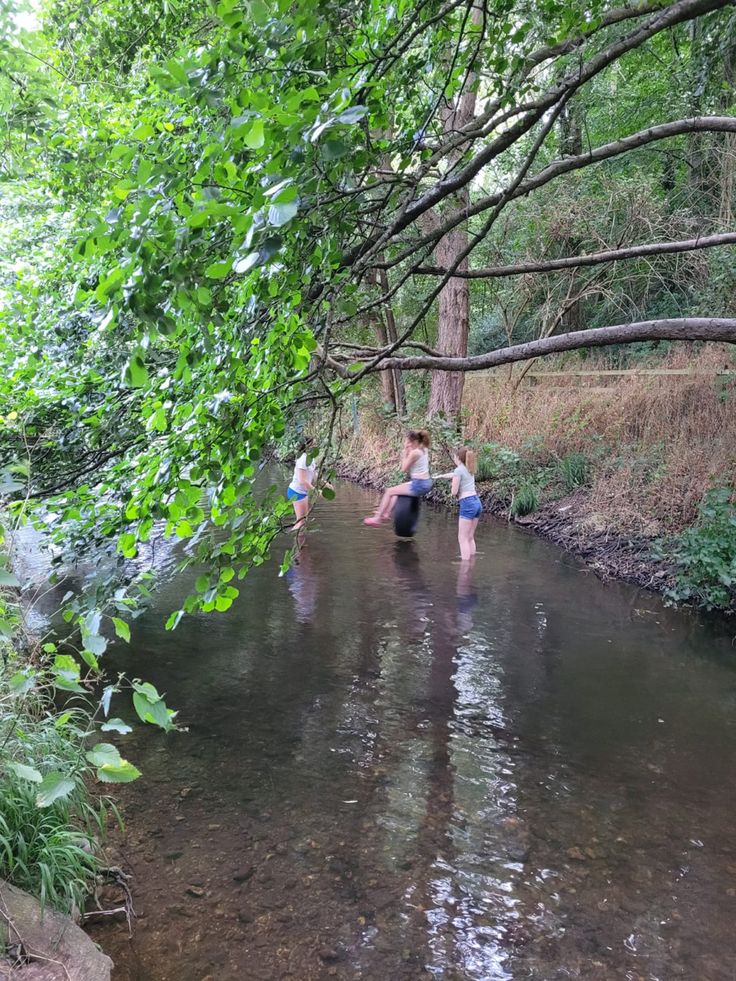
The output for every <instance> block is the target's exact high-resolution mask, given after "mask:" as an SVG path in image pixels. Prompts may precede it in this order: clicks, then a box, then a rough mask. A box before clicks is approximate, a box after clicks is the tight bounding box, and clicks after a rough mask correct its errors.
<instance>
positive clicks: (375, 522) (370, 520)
mask: <svg viewBox="0 0 736 981" xmlns="http://www.w3.org/2000/svg"><path fill="white" fill-rule="evenodd" d="M363 524H364V525H370V526H371V528H380V527H381V525H382V524H383V519H382V518H377V517H376V515H375V514H369V515H368V517H367V518H363Z"/></svg>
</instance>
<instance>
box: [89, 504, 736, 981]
mask: <svg viewBox="0 0 736 981" xmlns="http://www.w3.org/2000/svg"><path fill="white" fill-rule="evenodd" d="M373 503H374V501H373V495H371V494H368V493H367V492H365V491H362V490H360V489H357V488H352V487H349V486H345V487H341V488H340V489H339V495H338V498H337V500H336V501H335V502H332V503H331V504H329V505H327V504H324V505H323V506H322V507H321V509H320V512H319V517H318V521H317V523H316V524H317V527H316V528H315V530H314V532H313V533H312V534H311V536H310V543H309V547H308V548H307V549H306V550H305V551H304V553H303V557H302V560H301V562H300V564H299V566H298V567H296V568H294V569H293V570H292V571H291V572H290V573H289V575H288V577H287V578H279V577H278V574H277V572H278V570H277V563H276V562H272V563H270V564H268V565H266V566H263V567H261V568H260V569H257V570H256V571H255V572H254V573H253V575H252V576H251V577H249V578H248V580H247V583H246V584H245V585H244V586H243V589H242V593H241V597H240V600H239V601H237V602H236V604H235V605H234V607H233V608H232V609H231V610H230V611H229V613H228V614H225V615H209V616H202V617H192V618H189V619H188V620H185V621H183V622H182V623H181V625H180V626H179V628H178V629H177V630H176V631H175V632H174V633H167V632H165V631H164V629H163V623H164V621H165V619H166V616H167V615H168V612H169V611H170V610H171V609H174V608H177V607H178V606H179V605H180V602H181V598H182V596H183V595H185V594H186V592H187V590H188V587H189V583H188V581H185V580H184V579H182V578H181V577H176V576H174V575H172V576H171V577H170V578H169V579H168V581H167V582H166V583H165V585H164V587H163V589H162V590H161V592H160V593H159V594H158V596H157V598H156V606H155V607H154V608H153V609H152V610H151V611H150V612H149V613H147V614H146V615H145V617H143V618H141V619H140V620H138V621H137V622H136V624H135V626H134V632H133V643H132V648H131V649H130V650H129V651H127V650H126V651H123V652H120V653H119V654H118V655H117V657H118V663H119V666H120V667H121V668H125V669H126V670H127V671H128V672H129V673H132V674H134V675H138V676H141V677H144V678H146V679H148V680H151V681H153V683H154V684H156V685H157V686H158V687H159V689H160V690H162V691H165V692H166V694H167V700H168V702H169V704H172V705H174V706H176V707H177V708H178V709H179V711H180V718H181V721H182V723H183V724H185V725H187V726H188V727H189V732H188V733H177V734H173V735H168V736H166V735H163V734H159V733H157V732H152V731H147V732H146V733H145V736H144V737H143V735H141V734H140V733H136V734H135V735H133V736H130V737H128V740H129V741H128V742H127V743H126V744H125V753H126V755H128V756H129V757H130V758H131V759H133V760H134V761H135V762H136V763H137V764H138V765H139V766H140V767H141V768H142V769H143V770H144V773H145V779H144V780H142V781H139V782H138V783H137V784H134V785H131V787H130V788H128V789H126V791H125V792H124V799H123V804H124V811H125V815H126V818H127V822H128V830H127V836H126V839H125V841H124V843H123V846H122V848H123V859H124V862H125V863H126V864H127V865H128V867H129V868H131V869H132V871H133V873H134V881H133V889H134V894H135V896H136V904H137V910H138V913H139V914H140V919H139V922H138V926H137V929H136V932H135V934H134V936H133V938H132V940H128V938H127V935H126V933H125V931H124V930H123V929H121V928H120V927H119V926H115V925H114V924H113V923H112V922H110V921H105V922H104V923H102V924H100V925H99V926H98V927H96V928H95V931H94V935H95V938H96V939H97V940H98V941H99V942H100V943H102V944H103V945H104V946H105V947H106V949H107V950H108V951H109V952H110V953H111V955H112V956H113V958H114V959H115V960H116V962H117V969H116V975H115V976H116V978H117V979H118V981H132V979H139V981H202V979H205V978H207V979H209V981H213V979H221V981H231V979H232V981H236V979H237V981H241V979H246V981H250V979H281V978H297V979H300V981H309V979H321V978H330V977H337V978H343V979H358V978H363V979H371V981H372V979H375V981H378V979H390V981H403V979H407V981H409V979H415V978H416V979H421V978H437V979H443V981H460V979H463V981H465V979H467V981H496V979H499V981H500V979H514V981H516V979H527V978H533V979H539V981H551V979H567V978H595V979H600V981H606V979H611V981H613V979H615V981H621V979H632V981H634V979H647V981H655V979H658V981H671V979H674V978H685V979H692V981H695V979H697V981H710V979H713V981H715V979H732V978H734V977H736V952H735V951H734V942H733V922H734V914H736V830H735V829H734V813H736V783H735V782H734V779H733V778H734V764H735V763H736V725H735V724H734V720H735V718H736V715H735V713H734V705H735V702H736V671H735V670H734V666H735V665H736V652H734V649H733V647H732V643H731V636H730V635H728V634H727V632H726V631H725V628H723V627H719V626H717V625H713V624H709V623H708V622H704V621H700V620H698V619H697V618H695V617H693V616H692V615H691V614H688V613H678V612H674V611H671V610H666V609H664V608H663V606H662V604H661V602H660V601H659V600H658V599H657V598H656V597H653V596H651V595H648V594H646V593H643V592H641V591H639V590H637V589H634V588H632V587H628V586H625V585H621V584H612V585H611V584H608V585H605V584H602V583H601V582H599V581H598V580H597V579H596V578H595V576H594V575H593V574H592V573H591V572H590V571H589V570H587V569H586V568H585V567H584V566H583V565H581V564H580V563H578V562H577V561H576V560H574V559H571V558H570V557H568V556H566V555H564V554H563V553H561V552H560V551H559V550H558V549H557V548H555V547H553V546H550V545H548V544H546V543H544V542H542V541H540V540H538V539H534V538H532V537H530V536H528V535H526V534H524V533H523V532H520V531H519V530H517V529H514V528H509V527H507V526H506V525H505V524H502V523H500V522H492V521H487V522H483V523H482V524H481V526H480V527H479V531H478V546H479V555H478V557H477V560H476V562H475V565H474V567H473V568H472V569H470V568H468V567H467V566H463V565H461V564H460V563H458V562H456V561H455V558H456V553H457V544H456V540H455V534H456V523H455V519H454V518H453V517H451V516H449V515H445V514H440V513H437V512H431V511H425V513H424V515H423V521H422V525H421V528H420V531H419V534H418V535H417V538H416V539H415V541H413V542H410V543H407V542H397V541H396V540H395V539H394V538H393V536H392V535H391V534H390V532H389V531H384V530H375V529H369V528H365V527H363V526H362V525H361V523H360V517H361V516H362V515H363V514H364V513H365V512H366V511H367V509H368V508H369V506H370V505H372V504H373Z"/></svg>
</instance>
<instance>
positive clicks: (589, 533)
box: [339, 466, 674, 593]
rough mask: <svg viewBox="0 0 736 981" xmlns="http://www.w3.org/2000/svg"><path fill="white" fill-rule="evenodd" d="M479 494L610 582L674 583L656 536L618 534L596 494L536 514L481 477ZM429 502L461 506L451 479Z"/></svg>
mask: <svg viewBox="0 0 736 981" xmlns="http://www.w3.org/2000/svg"><path fill="white" fill-rule="evenodd" d="M339 473H340V476H341V477H343V478H344V479H345V480H351V481H353V482H354V483H357V484H360V485H361V486H362V487H371V488H375V489H382V488H383V487H385V486H386V477H385V475H384V474H382V473H379V472H377V471H376V470H374V469H372V468H370V467H360V466H354V467H349V466H342V467H340V468H339ZM477 486H478V495H479V497H480V499H481V501H482V502H483V507H484V508H485V511H486V513H487V514H492V515H494V516H495V517H497V518H503V519H504V520H506V521H509V522H511V523H513V524H515V525H517V526H518V527H519V528H521V529H524V530H525V531H529V532H534V533H535V534H538V535H541V536H542V538H546V539H547V540H548V541H551V542H554V544H555V545H559V546H560V548H563V549H564V550H565V551H566V552H569V553H571V554H572V555H575V556H576V557H578V558H580V559H583V561H584V562H586V563H587V564H588V565H589V566H590V568H591V569H592V571H593V572H595V574H596V575H597V576H598V577H599V578H601V579H603V580H604V581H606V580H609V579H620V580H622V581H623V582H628V583H633V584H634V585H635V586H640V587H642V588H643V589H649V590H652V591H654V592H657V593H665V592H666V591H667V590H668V589H669V588H670V587H671V586H672V585H673V583H674V570H673V567H672V565H671V564H670V563H668V562H666V561H662V560H660V559H657V558H655V557H654V554H653V546H654V541H655V539H654V538H651V537H646V536H635V535H625V536H624V535H617V534H616V533H615V532H613V531H611V529H610V528H608V527H606V525H605V522H604V520H603V518H602V516H601V515H599V514H597V513H596V512H595V510H594V509H593V507H592V506H591V504H590V494H589V492H588V491H587V490H585V489H579V490H577V491H575V492H574V493H572V494H568V495H567V496H565V497H563V498H560V499H558V500H556V501H549V502H547V503H546V504H543V505H541V506H540V507H539V508H538V509H537V510H536V511H535V512H534V513H533V514H529V515H527V516H526V517H523V518H514V517H512V516H511V515H510V514H509V505H508V502H507V501H504V500H503V499H502V498H500V497H498V496H497V495H496V494H494V492H493V487H492V485H491V484H489V483H484V482H483V481H478V482H477ZM427 501H428V503H430V504H431V505H433V506H434V507H438V508H443V509H455V508H456V507H457V504H456V502H455V501H454V500H453V498H451V496H450V494H449V481H442V482H438V483H437V484H435V488H434V489H433V490H432V492H431V494H430V495H429V496H428V498H427Z"/></svg>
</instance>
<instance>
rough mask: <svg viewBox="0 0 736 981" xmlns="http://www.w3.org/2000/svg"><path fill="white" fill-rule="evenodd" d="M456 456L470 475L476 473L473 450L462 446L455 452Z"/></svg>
mask: <svg viewBox="0 0 736 981" xmlns="http://www.w3.org/2000/svg"><path fill="white" fill-rule="evenodd" d="M455 456H456V457H457V458H458V460H459V461H460V462H461V463H462V465H463V466H464V467H465V469H466V470H467V471H468V473H475V450H471V449H469V448H468V447H467V446H461V447H460V449H458V450H455Z"/></svg>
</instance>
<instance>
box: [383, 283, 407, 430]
mask: <svg viewBox="0 0 736 981" xmlns="http://www.w3.org/2000/svg"><path fill="white" fill-rule="evenodd" d="M378 279H379V281H380V283H381V289H382V290H383V292H384V294H386V295H387V294H388V287H389V284H388V274H387V273H386V270H385V269H379V270H378ZM384 311H385V313H386V327H385V334H386V341H384V343H386V342H388V343H389V344H394V343H395V342H396V341H397V340H398V339H399V334H398V331H397V330H396V317H394V308H393V307H392V305H391V304H390V303H386V304H385V305H384ZM391 387H392V390H393V398H394V410H395V412H396V415H398V416H403V415H405V413H406V392H405V391H404V379H403V377H402V374H401V368H393V369H392V371H391Z"/></svg>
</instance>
